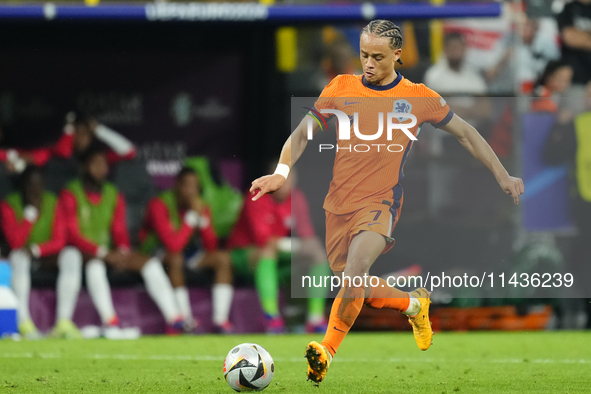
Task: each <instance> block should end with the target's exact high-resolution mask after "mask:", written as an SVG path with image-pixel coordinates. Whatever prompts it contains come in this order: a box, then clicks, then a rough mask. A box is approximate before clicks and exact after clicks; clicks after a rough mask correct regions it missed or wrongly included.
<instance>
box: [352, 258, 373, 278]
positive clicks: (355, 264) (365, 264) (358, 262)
mask: <svg viewBox="0 0 591 394" xmlns="http://www.w3.org/2000/svg"><path fill="white" fill-rule="evenodd" d="M372 263H373V260H371V259H370V258H368V257H365V256H360V257H356V258H353V259H351V260H350V261H348V262H347V266H346V267H345V276H350V277H351V278H353V277H363V276H364V275H367V274H368V273H369V268H370V267H371V265H372Z"/></svg>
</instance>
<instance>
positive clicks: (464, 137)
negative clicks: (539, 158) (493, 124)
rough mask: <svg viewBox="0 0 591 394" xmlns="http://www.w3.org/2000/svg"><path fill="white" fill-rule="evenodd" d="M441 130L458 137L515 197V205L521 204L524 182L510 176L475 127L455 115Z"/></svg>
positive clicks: (509, 193)
mask: <svg viewBox="0 0 591 394" xmlns="http://www.w3.org/2000/svg"><path fill="white" fill-rule="evenodd" d="M440 128H441V129H442V130H445V131H447V132H448V133H450V134H452V135H453V136H454V137H456V138H457V139H458V141H460V143H461V144H462V145H463V146H464V148H466V150H468V152H470V153H471V154H472V155H473V156H474V157H475V158H477V159H478V160H480V161H481V162H482V163H483V164H484V165H485V166H486V167H488V169H489V170H490V171H491V172H492V173H493V175H494V176H495V179H496V180H497V182H498V183H499V186H501V189H503V191H504V192H505V193H507V194H508V195H510V196H511V197H513V200H514V201H515V204H518V203H519V196H520V195H521V194H523V192H524V190H525V188H524V185H523V181H522V180H521V178H516V177H513V176H511V175H509V173H508V172H507V170H506V169H505V167H503V165H502V164H501V162H500V161H499V158H498V157H497V155H496V154H495V152H493V150H492V149H491V147H490V145H488V143H487V142H486V140H485V139H484V138H482V136H481V135H480V133H478V131H477V130H476V129H475V128H474V127H472V126H471V125H469V124H468V123H467V122H466V121H465V120H464V119H462V118H460V117H459V116H458V115H456V114H454V115H453V117H452V118H451V120H450V121H449V123H447V124H446V125H445V126H441V127H440Z"/></svg>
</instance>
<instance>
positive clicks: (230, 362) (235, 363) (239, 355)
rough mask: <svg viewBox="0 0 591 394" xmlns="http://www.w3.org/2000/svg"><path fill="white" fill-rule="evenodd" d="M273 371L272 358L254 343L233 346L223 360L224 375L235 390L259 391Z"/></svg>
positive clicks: (269, 378)
mask: <svg viewBox="0 0 591 394" xmlns="http://www.w3.org/2000/svg"><path fill="white" fill-rule="evenodd" d="M274 373H275V363H274V362H273V358H272V357H271V355H270V354H269V352H268V351H267V350H265V348H264V347H262V346H261V345H257V344H256V343H243V344H240V345H238V346H235V347H234V348H233V349H232V350H230V352H229V353H228V355H227V356H226V360H225V361H224V377H225V378H226V382H228V384H229V385H230V387H232V388H233V389H234V390H236V391H261V390H263V389H265V387H267V386H268V385H269V383H271V380H273V374H274Z"/></svg>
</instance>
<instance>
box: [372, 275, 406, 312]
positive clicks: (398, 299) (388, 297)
mask: <svg viewBox="0 0 591 394" xmlns="http://www.w3.org/2000/svg"><path fill="white" fill-rule="evenodd" d="M379 281H380V282H379V284H378V286H377V287H372V288H371V291H370V293H369V297H367V299H366V300H365V305H368V306H371V307H372V308H377V309H384V308H386V309H396V310H397V311H400V312H405V311H406V310H407V309H408V306H409V304H410V297H409V295H408V293H407V292H405V291H401V290H398V289H397V288H395V287H390V286H388V283H387V282H386V281H385V280H384V279H382V278H379Z"/></svg>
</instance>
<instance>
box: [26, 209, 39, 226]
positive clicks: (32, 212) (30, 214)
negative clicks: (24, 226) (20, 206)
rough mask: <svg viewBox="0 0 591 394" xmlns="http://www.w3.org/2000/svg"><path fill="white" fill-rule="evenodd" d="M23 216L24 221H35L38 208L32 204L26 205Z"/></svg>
mask: <svg viewBox="0 0 591 394" xmlns="http://www.w3.org/2000/svg"><path fill="white" fill-rule="evenodd" d="M23 216H24V218H25V220H26V221H28V222H31V223H35V222H36V221H37V218H38V217H39V210H38V209H37V208H35V207H34V206H32V205H27V206H26V207H25V210H24V215H23Z"/></svg>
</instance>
